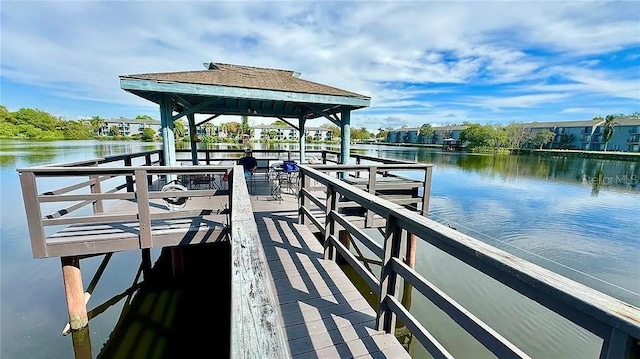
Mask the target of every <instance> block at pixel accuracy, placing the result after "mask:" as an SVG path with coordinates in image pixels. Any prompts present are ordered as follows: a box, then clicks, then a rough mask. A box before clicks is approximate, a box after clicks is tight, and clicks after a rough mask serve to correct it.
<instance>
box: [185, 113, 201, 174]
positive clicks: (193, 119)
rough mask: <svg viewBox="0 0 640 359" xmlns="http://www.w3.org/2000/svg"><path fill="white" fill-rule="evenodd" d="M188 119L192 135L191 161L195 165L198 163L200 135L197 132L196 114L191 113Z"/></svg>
mask: <svg viewBox="0 0 640 359" xmlns="http://www.w3.org/2000/svg"><path fill="white" fill-rule="evenodd" d="M187 120H189V137H191V163H192V164H194V165H197V164H198V147H197V146H198V142H196V138H197V137H198V136H197V134H196V115H195V114H193V113H190V114H188V115H187Z"/></svg>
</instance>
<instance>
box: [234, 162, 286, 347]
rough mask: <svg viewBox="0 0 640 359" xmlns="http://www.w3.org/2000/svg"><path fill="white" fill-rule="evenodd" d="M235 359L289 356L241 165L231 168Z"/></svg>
mask: <svg viewBox="0 0 640 359" xmlns="http://www.w3.org/2000/svg"><path fill="white" fill-rule="evenodd" d="M229 177H230V183H229V188H230V189H231V190H230V191H229V195H230V208H231V307H232V311H231V353H230V354H231V355H230V358H232V359H244V358H247V359H249V358H274V359H278V358H282V359H284V358H289V357H290V355H289V346H288V345H287V341H286V335H285V332H284V328H283V327H282V325H281V324H280V321H279V319H278V318H279V314H278V313H277V311H276V309H275V308H277V301H276V299H275V294H274V293H273V290H272V288H271V285H270V284H269V283H270V281H269V278H268V277H269V270H268V264H267V259H266V257H265V254H264V252H263V249H262V243H261V241H260V234H259V233H258V226H257V224H256V220H255V218H254V216H253V210H251V208H252V206H251V198H250V196H249V191H248V189H247V184H246V180H245V178H244V171H243V169H242V166H235V167H234V168H233V170H232V171H231V175H230V176H229Z"/></svg>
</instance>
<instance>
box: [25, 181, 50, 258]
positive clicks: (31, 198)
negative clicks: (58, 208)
mask: <svg viewBox="0 0 640 359" xmlns="http://www.w3.org/2000/svg"><path fill="white" fill-rule="evenodd" d="M19 176H20V187H21V188H22V199H23V200H24V209H25V212H26V215H27V218H28V219H30V220H29V221H27V223H28V226H29V237H30V238H31V250H32V252H33V256H34V257H39V258H42V257H46V256H47V246H46V244H45V237H44V227H43V226H42V213H41V211H40V202H39V201H38V183H37V182H36V175H35V174H34V173H33V172H28V171H26V172H20V174H19Z"/></svg>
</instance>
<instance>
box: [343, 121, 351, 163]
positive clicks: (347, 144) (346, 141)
mask: <svg viewBox="0 0 640 359" xmlns="http://www.w3.org/2000/svg"><path fill="white" fill-rule="evenodd" d="M340 117H341V118H340V157H341V158H340V163H342V164H349V156H350V153H351V110H347V109H342V113H341V116H340Z"/></svg>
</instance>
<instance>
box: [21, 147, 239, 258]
mask: <svg viewBox="0 0 640 359" xmlns="http://www.w3.org/2000/svg"><path fill="white" fill-rule="evenodd" d="M131 157H135V156H129V157H127V158H131ZM145 157H146V154H145ZM147 159H148V158H147ZM87 163H90V164H92V165H93V164H94V162H87ZM231 168H232V167H231V166H179V167H178V166H125V167H94V166H90V167H66V166H55V167H52V166H42V167H29V168H23V169H18V170H17V171H18V174H19V177H20V181H21V187H22V192H23V199H24V203H25V210H26V212H27V223H28V228H29V233H30V238H31V247H32V252H33V256H34V257H35V258H42V257H46V256H47V242H46V241H47V239H46V236H45V227H49V226H56V225H72V224H94V223H114V222H121V221H131V222H138V224H139V228H140V229H141V230H140V237H141V243H144V245H145V246H151V245H152V243H151V241H152V240H151V236H150V232H149V231H150V228H151V226H150V223H151V222H150V221H151V220H152V219H166V218H180V217H190V216H194V215H199V213H195V212H194V211H174V212H172V213H170V214H166V213H150V211H149V201H150V200H151V199H158V198H162V199H165V198H174V197H176V194H175V192H160V191H149V189H148V186H147V185H148V184H150V181H151V178H152V176H154V175H155V176H162V175H182V174H186V175H194V174H211V173H227V172H229V171H230V169H231ZM47 177H49V178H51V177H64V178H75V177H79V178H81V177H88V178H89V179H88V180H83V181H81V182H78V183H75V184H71V185H67V186H65V187H63V188H58V189H54V190H50V191H46V192H44V193H38V183H37V182H38V181H37V179H38V178H47ZM118 177H120V178H123V179H124V181H119V182H118V183H115V184H114V185H115V187H114V188H112V189H103V188H102V184H103V183H105V181H107V180H112V179H116V181H117V179H118ZM122 182H124V183H122ZM136 183H139V184H144V185H140V186H135V187H134V184H136ZM85 188H88V189H89V192H90V193H81V192H79V191H81V190H83V189H85ZM122 190H126V192H122ZM214 193H215V190H186V191H184V192H183V193H181V196H184V197H204V196H211V195H212V194H214ZM127 199H128V200H132V199H135V200H136V202H137V204H138V210H137V211H134V212H131V213H125V214H117V215H109V214H105V213H103V202H104V201H108V200H127ZM61 202H62V203H68V202H76V203H74V204H71V205H68V206H66V207H64V208H60V209H57V210H54V211H53V212H50V213H48V214H45V215H43V213H42V207H41V205H42V204H44V203H61ZM89 205H92V206H93V210H92V213H91V214H90V215H80V216H70V213H72V212H76V211H78V210H80V209H82V208H84V207H87V206H89ZM147 232H148V233H147Z"/></svg>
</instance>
